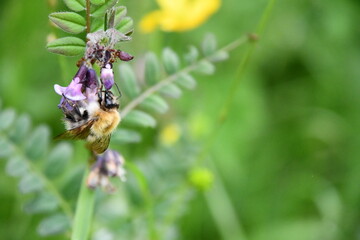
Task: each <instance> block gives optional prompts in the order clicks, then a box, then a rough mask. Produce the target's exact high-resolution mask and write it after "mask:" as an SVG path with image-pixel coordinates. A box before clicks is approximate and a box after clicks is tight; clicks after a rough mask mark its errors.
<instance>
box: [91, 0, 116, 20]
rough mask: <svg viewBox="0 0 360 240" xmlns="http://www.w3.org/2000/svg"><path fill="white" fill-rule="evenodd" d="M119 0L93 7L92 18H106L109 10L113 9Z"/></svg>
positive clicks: (109, 0)
mask: <svg viewBox="0 0 360 240" xmlns="http://www.w3.org/2000/svg"><path fill="white" fill-rule="evenodd" d="M117 1H118V0H108V1H107V2H106V3H105V4H103V5H100V6H95V5H92V6H91V16H92V17H104V16H105V13H106V11H107V10H108V9H110V8H112V7H113V6H114V5H115V4H116V3H117Z"/></svg>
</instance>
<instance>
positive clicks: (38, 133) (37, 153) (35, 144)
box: [25, 126, 50, 160]
mask: <svg viewBox="0 0 360 240" xmlns="http://www.w3.org/2000/svg"><path fill="white" fill-rule="evenodd" d="M49 135H50V131H49V129H48V128H47V127H45V126H39V127H37V128H36V129H35V130H34V131H33V133H32V134H31V135H30V137H29V139H28V141H27V143H26V146H25V151H26V155H27V156H28V157H29V158H30V159H34V160H35V159H39V158H41V157H42V156H44V154H45V152H46V150H47V149H48V145H49Z"/></svg>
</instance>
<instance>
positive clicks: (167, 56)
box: [162, 48, 180, 74]
mask: <svg viewBox="0 0 360 240" xmlns="http://www.w3.org/2000/svg"><path fill="white" fill-rule="evenodd" d="M162 59H163V63H164V67H165V70H166V72H167V73H168V74H174V73H176V72H177V71H178V70H179V68H180V60H179V57H178V56H177V54H176V53H175V52H174V51H173V50H172V49H170V48H165V49H164V50H163V55H162Z"/></svg>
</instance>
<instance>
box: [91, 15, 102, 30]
mask: <svg viewBox="0 0 360 240" xmlns="http://www.w3.org/2000/svg"><path fill="white" fill-rule="evenodd" d="M103 29H104V19H101V18H94V19H93V20H92V22H91V32H96V31H99V30H103Z"/></svg>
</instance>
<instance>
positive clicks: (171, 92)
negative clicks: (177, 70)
mask: <svg viewBox="0 0 360 240" xmlns="http://www.w3.org/2000/svg"><path fill="white" fill-rule="evenodd" d="M159 92H160V93H162V94H163V95H166V96H168V97H172V98H179V97H180V96H181V95H182V91H181V89H180V88H179V87H178V86H176V85H175V84H172V83H170V84H168V85H165V86H164V87H162V88H161V89H160V90H159Z"/></svg>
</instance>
